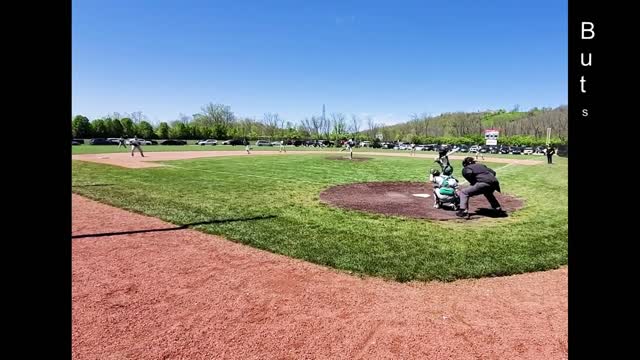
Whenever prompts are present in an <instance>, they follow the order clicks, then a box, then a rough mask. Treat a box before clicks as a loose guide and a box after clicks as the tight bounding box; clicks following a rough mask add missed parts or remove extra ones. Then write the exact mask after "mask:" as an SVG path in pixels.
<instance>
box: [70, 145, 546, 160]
mask: <svg viewBox="0 0 640 360" xmlns="http://www.w3.org/2000/svg"><path fill="white" fill-rule="evenodd" d="M278 149H279V147H278V146H259V147H258V146H252V149H251V151H278ZM127 151H130V150H129V148H128V147H127V149H126V150H125V149H123V148H120V149H118V145H86V144H85V145H75V146H72V147H71V153H72V154H73V155H80V154H108V153H115V152H127ZM142 151H144V152H162V151H240V152H243V151H244V146H231V145H216V146H200V145H181V146H169V145H164V146H163V145H145V146H143V147H142ZM287 151H296V152H297V151H335V152H336V153H337V152H338V151H340V148H335V147H332V148H314V147H304V146H299V147H295V146H287ZM353 152H354V153H358V152H376V153H390V154H405V155H406V156H409V153H410V151H408V150H393V149H373V148H354V149H353ZM416 153H417V154H421V155H430V156H435V155H437V153H436V152H435V151H417V152H416ZM455 155H456V156H465V155H468V156H475V155H474V154H470V153H462V152H459V153H456V154H455ZM484 155H485V157H501V158H513V159H531V160H540V161H543V160H544V161H546V158H545V157H544V156H537V155H510V154H507V155H502V154H484Z"/></svg>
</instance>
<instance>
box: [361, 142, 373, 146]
mask: <svg viewBox="0 0 640 360" xmlns="http://www.w3.org/2000/svg"><path fill="white" fill-rule="evenodd" d="M360 147H371V141H361V142H360Z"/></svg>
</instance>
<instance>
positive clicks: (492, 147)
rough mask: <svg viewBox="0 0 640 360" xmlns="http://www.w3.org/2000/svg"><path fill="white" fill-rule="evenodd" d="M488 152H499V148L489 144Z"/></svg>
mask: <svg viewBox="0 0 640 360" xmlns="http://www.w3.org/2000/svg"><path fill="white" fill-rule="evenodd" d="M489 153H490V154H499V153H500V148H498V147H497V146H491V147H490V148H489Z"/></svg>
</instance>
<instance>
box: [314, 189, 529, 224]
mask: <svg viewBox="0 0 640 360" xmlns="http://www.w3.org/2000/svg"><path fill="white" fill-rule="evenodd" d="M416 194H433V186H432V185H431V184H430V183H426V182H424V183H423V182H370V183H357V184H347V185H338V186H334V187H331V188H329V189H327V190H325V191H323V192H321V193H320V200H321V201H322V202H324V203H326V204H329V205H332V206H336V207H339V208H344V209H351V210H360V211H366V212H371V213H378V214H384V215H393V216H405V217H411V218H417V219H433V220H451V219H459V218H458V217H456V213H455V211H453V210H448V209H445V208H441V209H435V208H434V207H433V196H429V197H426V198H425V197H421V196H416ZM495 194H496V198H497V199H498V201H499V202H500V205H502V208H503V209H504V210H506V211H507V213H511V212H513V211H515V210H517V209H520V208H521V207H522V205H523V202H522V201H521V200H519V199H516V198H514V197H512V196H509V195H502V194H500V193H495ZM469 213H470V214H471V219H478V218H481V217H498V214H496V213H495V212H494V211H493V210H492V209H491V206H490V205H489V202H488V201H487V199H486V198H485V197H484V196H482V195H480V196H475V197H472V198H471V199H470V201H469Z"/></svg>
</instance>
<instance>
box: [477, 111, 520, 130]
mask: <svg viewBox="0 0 640 360" xmlns="http://www.w3.org/2000/svg"><path fill="white" fill-rule="evenodd" d="M526 116H527V113H526V112H507V113H502V114H494V115H490V116H488V117H487V118H486V119H482V126H484V127H491V126H494V125H495V124H496V123H504V122H512V121H515V120H518V119H522V118H524V117H526Z"/></svg>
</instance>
